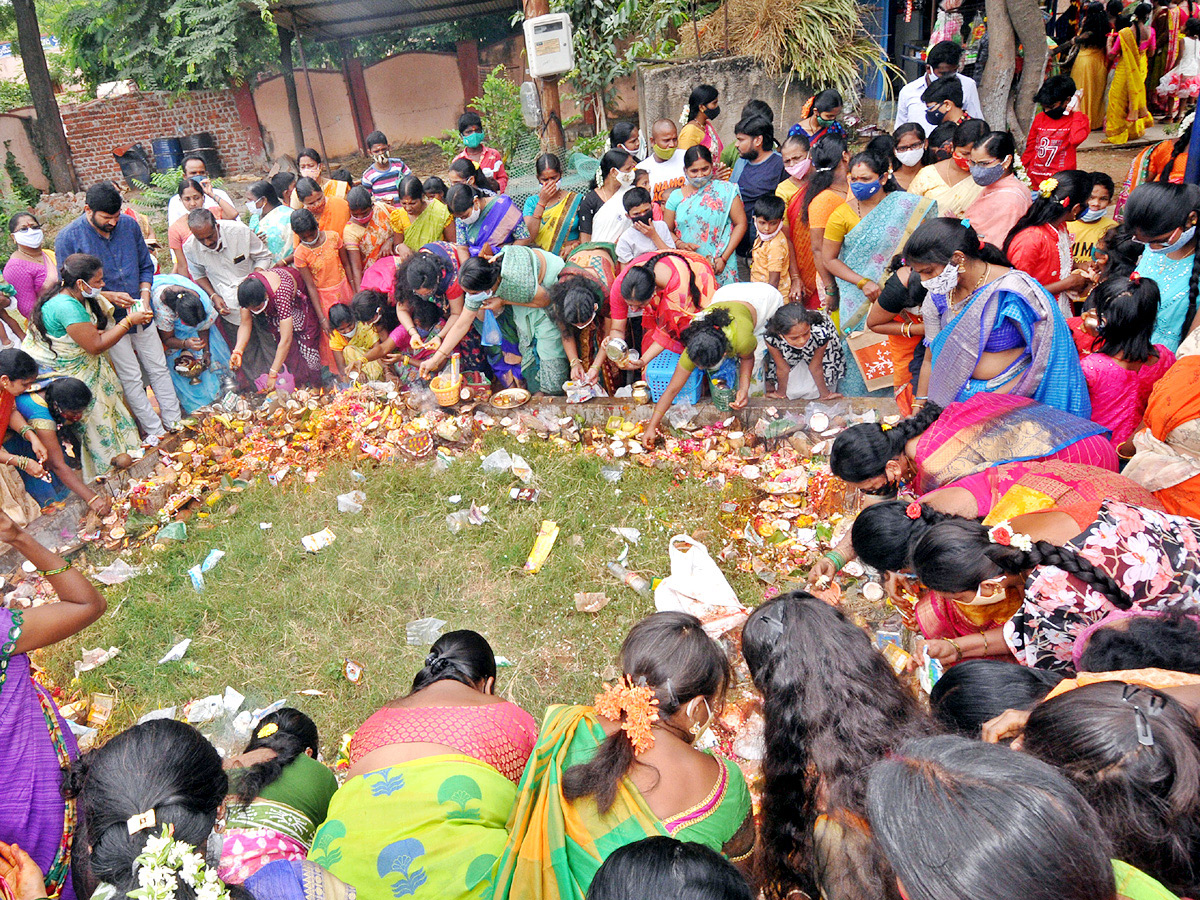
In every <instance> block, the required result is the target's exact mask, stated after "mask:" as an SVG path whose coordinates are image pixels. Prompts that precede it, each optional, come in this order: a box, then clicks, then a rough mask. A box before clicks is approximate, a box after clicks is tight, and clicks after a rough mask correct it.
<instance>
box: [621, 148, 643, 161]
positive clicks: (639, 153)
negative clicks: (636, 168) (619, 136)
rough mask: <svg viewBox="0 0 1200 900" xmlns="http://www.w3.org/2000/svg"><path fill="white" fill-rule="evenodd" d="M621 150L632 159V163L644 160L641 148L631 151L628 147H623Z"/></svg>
mask: <svg viewBox="0 0 1200 900" xmlns="http://www.w3.org/2000/svg"><path fill="white" fill-rule="evenodd" d="M622 149H623V150H624V151H625V152H626V153H628V154H629V155H630V156H632V157H633V160H634V162H641V161H642V160H643V159H645V156H644V155H643V154H642V148H641V147H637V148H635V149H633V150H630V149H629V148H628V147H623V148H622Z"/></svg>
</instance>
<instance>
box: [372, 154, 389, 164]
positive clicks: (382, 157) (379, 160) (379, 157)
mask: <svg viewBox="0 0 1200 900" xmlns="http://www.w3.org/2000/svg"><path fill="white" fill-rule="evenodd" d="M372 159H374V160H375V164H376V165H378V166H386V165H387V164H388V155H387V154H386V153H376V154H375V155H374V156H373V157H372Z"/></svg>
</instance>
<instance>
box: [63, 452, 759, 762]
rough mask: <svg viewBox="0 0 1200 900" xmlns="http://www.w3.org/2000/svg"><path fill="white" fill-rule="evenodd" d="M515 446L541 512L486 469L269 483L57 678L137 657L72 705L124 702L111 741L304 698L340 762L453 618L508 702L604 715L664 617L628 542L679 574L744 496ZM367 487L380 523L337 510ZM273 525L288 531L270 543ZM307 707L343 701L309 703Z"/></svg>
mask: <svg viewBox="0 0 1200 900" xmlns="http://www.w3.org/2000/svg"><path fill="white" fill-rule="evenodd" d="M497 446H505V447H506V448H507V449H508V450H509V452H519V453H520V454H521V455H523V456H524V457H525V458H526V459H527V460H528V461H529V463H530V464H531V466H532V467H533V470H534V478H535V480H534V483H535V485H537V486H538V487H540V488H541V489H542V490H543V498H542V502H540V503H537V504H531V503H519V502H513V501H511V500H509V499H508V491H509V490H510V488H511V487H513V486H515V485H517V484H518V482H517V481H516V479H515V478H513V477H512V476H511V475H504V476H485V475H484V474H483V473H482V471H481V470H480V465H479V459H480V456H479V455H476V454H466V455H464V456H463V457H461V458H460V459H458V460H456V461H455V462H454V463H453V465H452V466H451V467H450V468H449V469H447V470H445V471H442V472H437V471H435V470H434V467H433V466H432V464H428V463H426V464H412V463H405V462H401V463H397V464H395V465H390V466H382V467H378V468H374V469H368V468H365V467H361V466H360V471H362V472H364V473H365V474H366V475H367V482H366V483H365V484H358V483H356V482H354V481H353V480H352V478H351V476H350V470H351V466H350V465H348V464H337V465H334V466H332V467H331V468H330V469H329V470H328V471H327V473H326V474H325V475H324V476H323V477H322V478H320V479H318V480H317V481H316V483H314V484H311V485H307V484H304V483H302V482H298V481H296V480H289V481H288V482H287V483H285V484H284V485H283V486H282V487H279V488H274V487H271V486H270V485H269V484H268V483H267V482H266V480H265V479H262V480H260V482H259V483H257V484H255V485H254V486H252V487H251V488H249V489H247V490H246V491H244V492H242V493H240V494H235V495H230V496H228V498H227V499H226V500H223V501H222V502H221V503H220V504H219V505H218V506H217V507H216V508H215V509H214V511H213V512H212V514H211V515H210V516H209V517H208V518H206V519H199V518H193V519H191V521H189V522H188V531H189V539H188V541H187V542H186V543H183V544H177V543H167V544H165V545H164V546H165V549H162V550H159V551H153V550H150V549H146V550H145V551H143V553H142V561H143V562H148V563H151V564H152V565H153V568H152V569H151V570H150V571H148V572H146V573H144V574H142V575H140V576H138V577H137V578H134V579H133V580H131V581H129V582H126V583H125V584H123V585H119V586H117V587H115V588H112V589H111V590H110V591H109V592H108V595H109V611H108V613H107V615H105V616H104V618H103V619H102V620H101V621H100V622H98V623H97V624H96V625H94V626H92V627H91V628H89V629H88V630H87V631H85V632H84V633H83V634H81V635H78V636H76V637H75V638H73V639H71V640H69V641H65V642H63V643H62V644H59V645H57V646H56V647H54V648H51V649H50V650H48V651H44V652H43V653H42V655H41V657H42V658H41V659H40V662H41V663H42V664H43V665H45V666H46V668H47V669H48V670H49V672H50V674H51V675H52V677H53V678H54V679H55V681H56V682H57V683H58V684H60V685H67V684H68V682H69V680H70V676H71V671H72V670H71V661H72V660H74V659H78V658H79V650H80V648H81V647H83V646H87V647H95V646H104V647H108V646H110V645H115V646H118V647H120V648H121V651H122V652H121V655H120V656H119V657H117V658H116V659H115V660H113V661H112V662H109V663H107V664H106V665H104V666H102V667H101V668H99V669H96V670H93V671H91V672H87V673H84V674H83V676H82V677H81V679H80V682H79V683H78V684H74V685H71V686H70V688H69V689H68V693H69V694H74V693H77V692H84V691H92V692H94V691H100V692H105V693H113V694H116V695H117V698H118V706H117V710H116V712H115V713H114V715H113V718H112V720H111V721H110V723H109V725H108V727H107V730H106V733H113V732H115V731H117V730H120V729H121V728H124V727H126V726H128V725H129V724H131V723H132V722H134V721H136V720H137V719H138V718H139V717H140V716H141V715H143V714H144V713H146V712H148V711H150V710H153V709H156V708H159V707H164V706H170V705H180V706H182V704H183V703H184V702H186V701H187V700H189V699H191V698H196V697H203V696H206V695H209V694H217V693H221V692H222V691H223V690H224V688H225V686H226V685H230V686H232V687H234V688H235V689H237V690H238V691H240V692H242V693H243V694H245V695H246V698H247V700H246V708H250V709H253V708H255V707H259V706H264V705H266V704H267V703H270V702H272V701H274V700H276V699H278V698H281V697H286V698H287V700H288V703H289V704H290V705H294V706H296V707H298V708H300V709H302V710H304V711H305V712H307V713H308V714H309V715H311V716H312V717H313V719H314V720H315V721H316V723H317V725H318V728H319V729H320V733H321V742H322V747H323V750H324V752H325V755H326V758H327V759H331V758H332V753H333V752H334V751H335V750H336V747H337V745H338V743H339V740H340V737H341V735H342V733H343V732H347V731H350V730H352V729H353V728H355V727H356V726H357V725H358V724H359V723H361V722H362V721H363V720H364V719H365V718H366V717H367V716H368V715H370V714H371V713H372V712H373V711H374V710H375V709H377V708H378V707H379V706H381V705H382V704H384V703H386V702H387V701H388V700H390V699H392V698H394V697H396V696H398V695H401V694H404V693H405V692H406V691H407V690H408V687H409V685H410V684H411V681H412V677H413V675H414V674H415V673H416V671H417V670H418V669H419V668H420V667H421V665H422V664H423V660H424V657H425V655H426V653H427V651H428V648H427V647H426V646H420V647H415V646H409V645H408V643H407V641H406V630H405V626H406V624H407V623H408V622H409V621H411V620H413V619H420V618H424V617H428V616H434V617H437V618H440V619H445V620H446V621H447V623H448V624H447V626H446V629H447V630H450V629H454V628H472V629H475V630H477V631H480V632H481V633H483V634H484V635H486V636H487V637H488V639H489V641H491V643H492V646H493V648H494V649H495V651H496V653H497V654H498V655H503V656H505V657H507V658H508V659H509V660H511V661H512V663H513V667H512V668H506V669H501V670H500V677H499V685H498V690H499V692H500V693H502V694H503V695H504V696H506V697H509V698H511V699H512V700H514V701H515V702H517V703H519V704H520V705H522V706H523V707H525V708H526V709H528V710H529V711H530V712H531V713H533V714H534V715H535V716H540V713H541V711H542V710H543V709H544V708H545V706H546V705H547V704H549V703H555V702H563V701H572V702H574V701H579V700H585V699H587V698H590V697H591V696H592V695H593V694H594V693H595V691H596V690H597V689H598V687H599V685H600V683H601V677H600V673H601V672H603V671H604V669H605V668H606V667H607V666H608V665H610V664H611V663H613V662H614V661H615V659H616V654H617V650H618V648H619V646H620V642H621V640H622V639H623V637H624V635H625V634H626V632H627V631H628V630H629V628H630V627H631V626H632V625H633V624H634V623H635V622H636V621H637V620H639V619H640V618H642V617H643V616H645V615H647V614H648V613H650V612H652V611H653V602H652V600H651V599H650V598H647V597H641V596H639V595H638V594H637V593H635V592H634V591H633V590H631V589H630V588H627V587H625V586H623V585H621V584H619V583H617V582H616V581H615V580H614V579H613V578H612V577H611V576H610V575H609V573H608V572H607V571H606V570H605V568H604V566H605V563H606V562H608V561H609V560H612V559H615V558H616V557H617V555H618V554H619V553H620V551H621V548H622V546H623V542H622V541H621V539H620V538H619V537H617V536H616V535H615V534H613V533H612V532H610V531H609V527H610V526H628V527H633V528H638V529H640V530H641V532H642V538H641V543H640V544H639V545H638V546H636V547H633V548H632V549H631V551H630V558H629V566H630V568H633V569H637V570H639V571H642V572H643V573H645V574H647V575H648V576H649V575H666V574H667V572H668V562H667V550H666V546H667V539H668V538H669V537H670V536H671V535H673V534H676V533H681V532H694V531H696V530H697V529H707V530H709V531H710V532H716V533H719V528H720V526H719V525H718V515H719V511H718V504H719V503H720V502H721V500H722V499H726V498H727V497H725V498H723V496H722V493H721V491H719V490H715V489H712V488H707V487H705V486H704V485H703V484H702V483H701V482H700V481H698V480H696V479H694V478H689V479H684V480H682V481H681V482H680V483H678V484H676V483H674V481H673V479H672V475H671V473H670V472H668V471H662V470H657V469H647V468H646V467H644V466H641V465H638V464H637V463H630V464H628V465H627V466H626V467H625V474H624V477H623V479H622V480H621V482H620V483H618V484H616V485H613V484H609V483H608V482H606V481H604V480H603V479H602V478H601V477H600V474H599V472H600V466H601V462H602V461H601V460H599V459H597V458H596V457H594V456H589V455H585V454H584V453H582V452H579V451H578V450H576V449H569V450H563V449H555V448H553V447H552V446H550V445H549V444H546V443H543V442H542V441H538V440H533V441H531V442H530V443H529V444H525V445H518V444H517V443H516V442H515V441H513V440H511V439H509V438H507V437H504V436H493V437H489V439H488V440H487V441H486V443H485V447H484V452H485V453H486V452H489V451H490V450H491V449H494V448H495V447H497ZM355 488H361V489H362V490H364V491H365V493H366V494H367V502H366V508H365V510H364V511H363V512H362V513H360V514H357V515H353V514H340V513H338V512H337V503H336V496H337V494H339V493H344V492H346V491H349V490H352V489H355ZM729 490H730V489H726V495H728V493H729ZM618 492H619V493H618ZM454 494H461V495H462V498H463V501H462V504H461V506H462V507H466V506H469V504H470V502H471V501H472V500H474V501H475V502H477V503H479V504H480V505H489V506H490V507H491V511H490V513H489V518H490V519H491V521H489V522H488V523H486V524H484V525H483V526H479V527H474V526H469V527H468V528H467V529H465V530H464V531H462V532H460V533H459V534H457V535H454V534H451V533H450V531H449V529H448V528H447V526H446V523H445V517H446V515H447V514H448V513H450V512H451V511H453V510H454V509H456V508H459V507H456V506H452V505H451V504H450V503H448V502H447V498H448V497H450V496H451V495H454ZM544 518H545V519H553V520H555V521H557V522H558V525H559V528H560V534H559V538H558V542H557V544H556V546H555V547H554V550H553V552H552V553H551V555H550V558H549V560H548V561H547V563H546V564H545V567H544V568H543V569H542V571H541V572H540V573H539V574H537V575H528V574H524V573H523V572H522V571H521V567H522V565H523V564H524V562H525V560H526V558H527V556H528V554H529V550H530V548H531V547H532V545H533V541H534V537H535V535H536V534H537V531H538V528H539V526H540V525H541V522H542V519H544ZM259 522H271V523H273V525H274V527H273V528H272V529H271V530H268V531H264V530H261V529H260V528H259ZM327 526H328V527H329V528H331V529H332V530H333V531H334V532H335V534H336V535H337V541H336V543H334V544H333V545H332V546H331V547H329V548H327V549H325V550H322V551H320V552H319V553H316V554H310V553H306V552H304V551H303V549H302V548H301V545H300V538H301V537H302V536H303V535H305V534H308V533H311V532H315V531H319V530H320V529H322V528H325V527H327ZM708 543H709V545H710V549H711V551H712V552H713V553H714V554H715V553H716V552H717V551H718V550H719V549H720V546H721V545H720V543H719V542H718V539H717V538H716V537H712V538H711V539H708ZM211 549H221V550H224V551H225V553H226V555H225V557H224V558H223V559H222V560H221V561H220V562H219V563H218V564H217V565H216V566H215V567H214V568H213V569H212V570H210V571H209V572H208V573H207V575H206V576H205V578H206V583H207V584H206V589H205V591H204V592H203V593H196V592H195V591H194V590H193V588H192V585H191V582H190V580H189V578H188V575H187V569H188V568H189V567H190V566H192V565H195V564H196V563H199V562H200V561H201V560H203V559H204V557H205V555H206V554H207V553H208V552H209V550H211ZM95 561H96V562H97V564H99V563H100V562H102V561H107V560H100V559H98V558H97V559H96V560H95ZM730 578H731V583H732V584H733V586H734V588H735V590H737V591H738V594H739V596H741V598H742V599H743V602H746V603H747V604H750V605H752V604H755V603H757V602H759V601H760V600H761V598H762V595H763V585H762V584H760V583H758V582H757V581H755V580H754V579H753V578H752V577H751V576H745V575H731V576H730ZM576 591H605V592H606V593H607V594H608V596H609V597H610V598H612V602H610V603H609V604H608V606H606V607H605V608H604V609H603V610H601V611H600V612H599V613H595V614H589V613H580V612H577V611H576V610H575V605H574V601H573V599H572V595H573V594H574V593H575V592H576ZM185 637H190V638H192V639H193V643H192V645H191V648H190V649H189V651H188V654H187V656H186V657H185V659H184V660H183V661H182V662H176V663H170V664H167V665H162V666H159V665H157V661H158V660H159V659H160V658H161V657H162V656H163V654H165V653H166V652H167V650H168V649H169V648H170V647H171V646H172V645H173V644H175V643H176V642H177V641H179V640H182V639H183V638H185ZM347 657H348V658H351V659H354V660H356V661H358V662H360V663H362V664H363V665H364V666H365V668H366V676H365V678H364V680H363V681H362V682H361V683H360V684H358V685H353V684H351V683H350V682H349V681H347V680H346V678H345V677H344V676H343V674H342V661H343V659H345V658H347ZM305 689H317V690H320V691H324V692H325V696H323V697H313V696H301V695H297V694H296V693H295V692H297V691H300V690H305Z"/></svg>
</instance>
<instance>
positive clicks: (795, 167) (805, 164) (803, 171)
mask: <svg viewBox="0 0 1200 900" xmlns="http://www.w3.org/2000/svg"><path fill="white" fill-rule="evenodd" d="M811 168H812V160H811V159H802V160H800V162H798V163H792V164H791V165H790V166H784V167H783V170H784V171H785V172H787V173H788V174H789V175H791V176H792V177H793V178H795V179H796V180H797V181H799V180H800V179H801V178H803V177H804V176H805V175H807V174H808V170H809V169H811Z"/></svg>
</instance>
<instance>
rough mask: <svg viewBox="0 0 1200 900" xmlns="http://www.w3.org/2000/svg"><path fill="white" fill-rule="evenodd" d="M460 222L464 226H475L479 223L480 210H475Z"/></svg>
mask: <svg viewBox="0 0 1200 900" xmlns="http://www.w3.org/2000/svg"><path fill="white" fill-rule="evenodd" d="M459 221H460V222H462V223H463V224H464V225H474V224H475V223H476V222H478V221H479V208H478V207H476V208H475V209H473V210H471V211H470V212H469V213H467V214H466V215H465V216H463V217H462V218H461V219H460V220H459Z"/></svg>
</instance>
